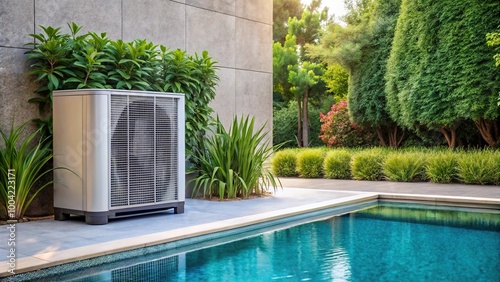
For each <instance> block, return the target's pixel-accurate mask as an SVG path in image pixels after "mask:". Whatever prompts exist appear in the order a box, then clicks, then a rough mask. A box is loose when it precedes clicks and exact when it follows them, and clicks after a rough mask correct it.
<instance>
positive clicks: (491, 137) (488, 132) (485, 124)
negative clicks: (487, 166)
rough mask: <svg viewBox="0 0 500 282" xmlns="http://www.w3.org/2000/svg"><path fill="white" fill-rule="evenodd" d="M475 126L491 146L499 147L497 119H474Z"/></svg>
mask: <svg viewBox="0 0 500 282" xmlns="http://www.w3.org/2000/svg"><path fill="white" fill-rule="evenodd" d="M474 123H475V124H476V127H477V128H478V129H479V133H481V136H482V137H483V139H484V141H486V142H487V143H488V145H489V146H490V147H492V148H498V147H500V126H499V120H484V119H479V120H477V121H474Z"/></svg>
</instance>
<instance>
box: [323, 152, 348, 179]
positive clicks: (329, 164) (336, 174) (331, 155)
mask: <svg viewBox="0 0 500 282" xmlns="http://www.w3.org/2000/svg"><path fill="white" fill-rule="evenodd" d="M323 173H324V175H325V177H326V178H332V179H350V178H351V153H350V152H349V151H347V150H333V151H330V152H328V153H327V155H326V157H325V161H324V162H323Z"/></svg>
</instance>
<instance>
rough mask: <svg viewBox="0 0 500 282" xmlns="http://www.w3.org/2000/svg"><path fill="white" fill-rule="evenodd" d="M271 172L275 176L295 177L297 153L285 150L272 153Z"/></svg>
mask: <svg viewBox="0 0 500 282" xmlns="http://www.w3.org/2000/svg"><path fill="white" fill-rule="evenodd" d="M271 164H272V170H273V172H274V174H276V175H277V176H284V177H289V176H297V171H296V167H297V151H296V150H292V149H285V150H282V151H278V152H276V153H274V156H273V160H272V163H271Z"/></svg>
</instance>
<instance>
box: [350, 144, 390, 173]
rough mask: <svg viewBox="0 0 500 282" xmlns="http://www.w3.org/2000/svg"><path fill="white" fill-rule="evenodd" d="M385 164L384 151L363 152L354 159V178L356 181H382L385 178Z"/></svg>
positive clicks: (352, 169) (352, 170)
mask: <svg viewBox="0 0 500 282" xmlns="http://www.w3.org/2000/svg"><path fill="white" fill-rule="evenodd" d="M383 162H384V154H383V152H382V151H377V150H366V151H361V152H359V153H357V154H355V155H354V156H353V157H352V161H351V172H352V176H353V178H354V179H356V180H380V179H382V176H383V171H382V164H383Z"/></svg>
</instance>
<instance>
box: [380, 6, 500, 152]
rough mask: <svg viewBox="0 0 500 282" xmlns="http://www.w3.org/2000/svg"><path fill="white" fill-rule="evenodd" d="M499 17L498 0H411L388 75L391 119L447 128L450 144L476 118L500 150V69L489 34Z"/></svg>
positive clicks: (403, 10)
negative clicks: (499, 103) (499, 98)
mask: <svg viewBox="0 0 500 282" xmlns="http://www.w3.org/2000/svg"><path fill="white" fill-rule="evenodd" d="M499 14H500V4H499V3H498V1H496V0H464V1H452V0H442V1H432V0H403V1H402V4H401V12H400V15H399V18H398V22H397V25H396V30H395V35H394V40H393V43H392V45H393V47H392V50H391V54H390V57H389V60H388V64H387V72H386V80H387V84H386V94H387V99H388V110H389V113H390V115H391V117H392V118H393V119H394V120H396V121H397V122H398V123H399V124H401V125H403V126H405V127H408V128H419V127H425V128H429V129H435V130H439V131H440V132H442V133H443V135H444V136H445V138H446V140H447V142H448V145H449V146H450V147H455V146H456V145H457V130H458V128H459V127H460V126H461V125H462V124H463V122H464V121H466V120H472V121H474V123H475V125H476V127H477V128H478V130H479V132H480V133H481V136H482V137H483V139H484V140H485V141H486V142H487V143H488V144H489V145H490V146H492V147H498V146H499V145H500V131H499V129H500V128H499V126H500V124H499V120H498V117H499V108H498V106H497V103H496V99H497V93H498V90H499V87H500V83H499V82H500V70H498V69H495V66H494V65H493V64H491V57H492V56H493V55H494V54H493V52H492V50H490V49H489V48H488V46H486V44H484V34H486V33H487V32H488V31H490V30H493V29H494V28H496V27H497V26H498V25H499V24H500V17H498V15H499Z"/></svg>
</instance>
